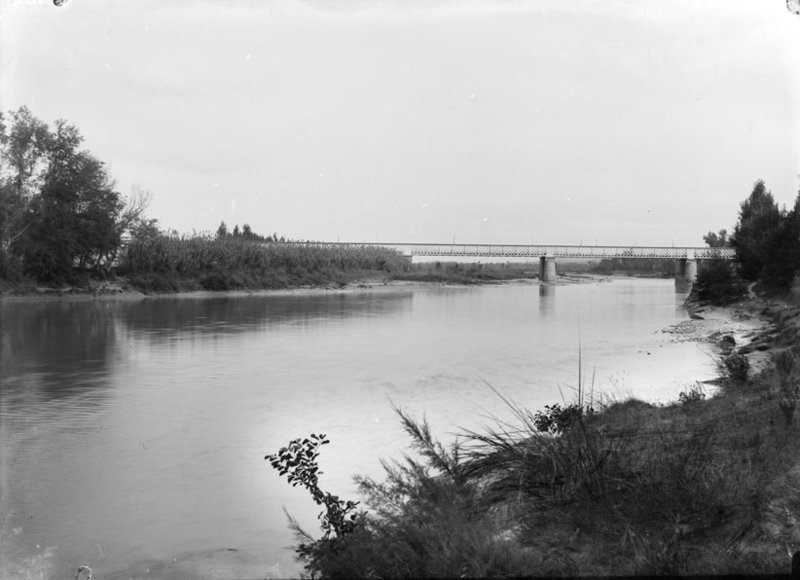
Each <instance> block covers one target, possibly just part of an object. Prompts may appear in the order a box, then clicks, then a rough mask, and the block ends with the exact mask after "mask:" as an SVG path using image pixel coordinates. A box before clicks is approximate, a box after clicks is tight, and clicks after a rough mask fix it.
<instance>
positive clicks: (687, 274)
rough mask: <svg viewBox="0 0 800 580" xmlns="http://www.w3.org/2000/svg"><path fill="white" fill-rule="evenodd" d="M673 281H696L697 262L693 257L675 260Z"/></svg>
mask: <svg viewBox="0 0 800 580" xmlns="http://www.w3.org/2000/svg"><path fill="white" fill-rule="evenodd" d="M675 280H679V281H681V282H694V281H695V280H697V260H695V259H694V255H693V254H692V255H687V256H686V257H685V258H680V259H678V260H675Z"/></svg>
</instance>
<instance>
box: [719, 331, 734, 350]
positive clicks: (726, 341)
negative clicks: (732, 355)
mask: <svg viewBox="0 0 800 580" xmlns="http://www.w3.org/2000/svg"><path fill="white" fill-rule="evenodd" d="M719 344H720V346H721V347H722V348H733V347H734V346H736V339H735V338H733V336H732V335H730V334H726V335H725V336H723V337H722V338H721V339H720V341H719Z"/></svg>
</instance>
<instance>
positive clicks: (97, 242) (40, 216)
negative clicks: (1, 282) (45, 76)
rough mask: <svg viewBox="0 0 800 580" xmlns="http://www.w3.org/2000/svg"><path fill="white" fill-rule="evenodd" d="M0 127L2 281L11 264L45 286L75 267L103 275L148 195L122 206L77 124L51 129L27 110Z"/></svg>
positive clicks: (63, 123) (70, 273)
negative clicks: (84, 147)
mask: <svg viewBox="0 0 800 580" xmlns="http://www.w3.org/2000/svg"><path fill="white" fill-rule="evenodd" d="M1 120H2V123H0V242H2V244H1V245H0V258H2V260H0V276H4V277H7V276H8V274H9V270H10V268H9V264H12V265H13V266H14V267H15V268H17V269H19V270H20V271H22V272H24V273H25V274H27V275H29V276H31V277H33V278H35V279H37V280H39V281H43V282H64V281H69V280H70V279H71V278H72V277H73V275H74V273H75V271H76V268H77V269H78V270H81V269H82V270H92V271H94V272H98V273H100V272H107V271H108V268H109V267H110V265H111V263H112V262H113V260H114V259H115V257H116V254H117V251H118V250H119V248H120V246H121V241H122V234H123V232H124V231H125V230H128V229H130V228H132V227H133V226H134V225H135V224H136V223H137V221H139V220H141V219H142V215H143V212H144V209H145V208H146V207H147V202H148V198H147V196H146V195H145V194H137V195H135V196H134V198H133V199H132V202H131V203H130V204H128V205H126V203H125V200H124V199H123V198H122V196H121V195H120V193H119V192H118V191H116V187H115V184H114V182H113V181H112V180H111V178H110V177H109V175H108V173H107V172H106V169H105V165H104V164H103V162H101V161H100V160H99V159H97V158H96V157H94V156H93V155H92V154H90V153H89V152H88V151H85V150H82V149H81V148H80V147H81V144H82V143H83V137H82V136H81V134H80V132H79V131H78V129H77V128H76V127H75V126H74V125H71V124H69V123H67V122H66V121H63V120H59V121H56V123H55V124H54V127H53V129H52V130H51V129H50V128H48V126H47V125H46V124H45V123H43V122H42V121H40V120H38V119H36V118H35V117H33V115H31V113H30V111H29V110H28V109H27V108H25V107H22V108H20V109H19V110H18V111H16V112H12V113H11V114H10V117H9V122H8V123H6V117H5V116H3V117H2V119H1Z"/></svg>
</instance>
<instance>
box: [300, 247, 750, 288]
mask: <svg viewBox="0 0 800 580" xmlns="http://www.w3.org/2000/svg"><path fill="white" fill-rule="evenodd" d="M314 245H320V246H332V247H342V246H347V247H380V248H389V249H392V250H395V251H397V252H401V253H402V254H403V255H405V256H409V257H413V256H426V257H442V258H448V257H473V258H539V277H540V279H541V280H542V281H544V282H549V281H552V280H554V279H555V277H556V259H557V258H583V259H603V258H638V259H645V258H661V259H672V260H675V278H676V279H678V280H681V281H686V282H693V281H694V280H695V278H696V277H697V260H732V259H733V258H734V256H735V252H734V250H733V248H708V247H674V246H565V245H539V244H426V243H389V242H386V243H381V242H363V243H362V242H317V243H315V244H314Z"/></svg>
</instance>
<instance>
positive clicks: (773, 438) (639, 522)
mask: <svg viewBox="0 0 800 580" xmlns="http://www.w3.org/2000/svg"><path fill="white" fill-rule="evenodd" d="M782 353H783V354H780V353H777V354H775V355H774V358H773V365H772V367H771V368H770V369H768V370H766V371H764V372H762V373H760V374H759V375H757V376H755V377H752V376H751V377H748V378H745V379H742V377H741V376H740V375H736V372H737V371H736V370H735V369H734V374H733V376H726V377H723V381H722V385H721V387H720V389H719V391H718V394H717V395H716V396H715V397H713V398H706V397H705V396H704V394H703V392H702V390H701V389H699V388H697V387H692V388H690V389H688V390H687V391H686V393H684V396H683V397H680V398H679V400H678V401H676V402H675V403H673V404H670V405H662V406H656V405H651V404H648V403H645V402H642V401H637V400H635V399H630V400H627V401H616V402H609V403H605V404H600V403H598V402H596V401H593V400H591V397H590V396H588V393H587V392H586V389H585V388H584V387H583V386H582V382H581V381H579V388H578V396H577V399H576V401H575V402H574V403H572V404H570V405H566V404H565V406H563V407H562V406H559V405H553V406H550V407H548V408H546V410H545V411H539V412H531V411H530V410H528V409H525V408H524V407H522V406H520V405H518V404H517V403H515V402H513V401H510V400H507V399H503V400H504V401H505V402H506V404H507V406H508V409H509V411H510V413H511V416H512V418H511V419H510V420H509V421H499V420H498V421H497V422H496V425H495V426H494V427H492V428H490V429H487V430H484V431H482V432H467V433H464V434H463V436H462V437H461V438H458V439H456V441H455V442H453V443H452V444H451V445H450V446H449V447H447V446H444V445H443V444H441V443H439V442H437V441H436V440H435V439H434V438H433V436H432V434H431V430H430V428H429V426H428V424H427V422H426V421H425V420H424V419H423V420H422V421H415V420H414V419H412V418H411V417H410V416H409V415H408V414H407V413H405V412H404V411H402V410H400V409H397V412H398V415H399V417H400V420H401V422H402V424H403V426H404V428H405V430H406V432H407V433H408V434H409V436H410V437H411V440H412V445H413V447H414V449H415V451H416V455H415V456H406V457H403V458H402V460H400V461H395V462H386V463H385V464H384V467H385V471H386V478H385V480H384V481H382V482H376V481H374V480H371V479H369V478H363V477H362V478H357V481H358V483H359V486H360V490H361V494H362V496H363V497H364V498H365V503H366V505H367V507H368V510H369V511H368V512H364V513H362V515H361V518H360V519H359V525H358V526H357V527H356V530H355V532H354V533H353V534H351V535H348V536H346V537H343V538H339V539H338V544H337V545H336V549H335V550H327V551H326V550H323V549H322V548H323V547H324V546H322V545H316V547H317V548H320V550H321V551H320V552H315V551H314V550H311V552H309V554H310V557H309V558H306V560H305V562H306V564H307V566H308V565H309V564H312V565H311V566H310V567H307V570H308V571H309V572H311V573H313V574H314V575H318V576H321V577H345V576H346V577H366V576H373V577H375V576H377V577H408V576H414V577H434V576H462V575H463V576H468V577H469V576H483V577H486V576H507V575H513V576H522V575H526V576H527V575H531V574H533V575H545V576H550V575H662V574H673V575H674V574H679V575H687V574H692V575H698V574H703V575H707V574H754V573H757V574H767V573H768V574H774V573H788V571H789V569H790V555H791V552H792V551H793V550H792V546H794V547H795V549H800V530H797V529H796V528H793V527H792V526H791V525H789V523H790V522H791V521H795V520H794V519H792V518H796V519H797V520H798V521H800V500H798V499H796V491H795V490H796V488H797V485H798V483H799V482H800V468H798V467H797V466H796V465H795V464H796V461H797V457H798V452H799V451H800V436H798V432H797V429H796V426H795V425H796V418H795V417H794V416H793V412H794V408H795V406H796V404H797V399H798V390H797V386H798V382H799V381H800V363H798V361H800V351H799V350H797V349H796V350H784V351H782ZM721 368H722V369H725V368H726V367H725V365H721ZM498 395H499V393H498ZM501 396H502V395H501ZM788 409H791V413H789V412H788ZM566 411H569V412H566ZM306 541H307V542H312V540H311V537H310V536H306ZM318 542H322V540H318ZM311 545H312V546H314V545H315V544H313V542H312V544H311ZM318 553H324V554H325V557H324V558H319V559H316V560H315V559H314V555H315V554H318Z"/></svg>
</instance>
